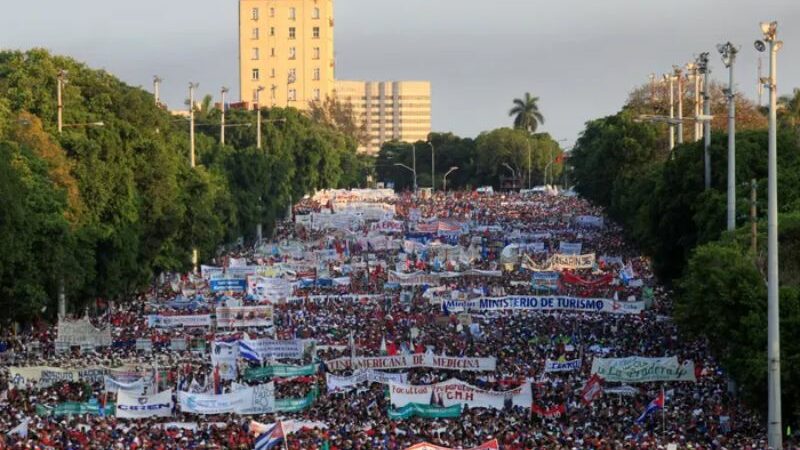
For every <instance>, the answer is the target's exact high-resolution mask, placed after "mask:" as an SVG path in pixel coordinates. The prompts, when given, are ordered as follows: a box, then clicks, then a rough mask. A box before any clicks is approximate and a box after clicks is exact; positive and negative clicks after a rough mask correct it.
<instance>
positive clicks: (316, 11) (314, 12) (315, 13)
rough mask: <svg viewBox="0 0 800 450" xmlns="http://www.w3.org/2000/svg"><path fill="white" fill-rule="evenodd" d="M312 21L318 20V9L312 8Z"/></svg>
mask: <svg viewBox="0 0 800 450" xmlns="http://www.w3.org/2000/svg"><path fill="white" fill-rule="evenodd" d="M311 18H312V19H319V8H316V7H315V8H314V10H313V12H312V13H311Z"/></svg>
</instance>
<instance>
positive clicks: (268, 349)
mask: <svg viewBox="0 0 800 450" xmlns="http://www.w3.org/2000/svg"><path fill="white" fill-rule="evenodd" d="M247 343H248V344H250V345H251V346H252V347H253V348H254V349H255V350H256V351H257V352H258V353H259V355H261V359H264V360H268V359H271V358H274V359H302V358H303V351H304V350H305V343H304V342H303V340H302V339H291V340H286V341H276V340H272V339H251V340H249V341H248V342H247Z"/></svg>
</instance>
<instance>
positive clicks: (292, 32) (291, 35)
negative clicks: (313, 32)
mask: <svg viewBox="0 0 800 450" xmlns="http://www.w3.org/2000/svg"><path fill="white" fill-rule="evenodd" d="M296 33H297V32H296V30H295V28H294V27H289V39H294V38H295V37H296Z"/></svg>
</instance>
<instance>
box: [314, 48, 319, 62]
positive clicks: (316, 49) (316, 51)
mask: <svg viewBox="0 0 800 450" xmlns="http://www.w3.org/2000/svg"><path fill="white" fill-rule="evenodd" d="M314 59H319V47H314Z"/></svg>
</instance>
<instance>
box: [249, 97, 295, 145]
mask: <svg viewBox="0 0 800 450" xmlns="http://www.w3.org/2000/svg"><path fill="white" fill-rule="evenodd" d="M263 90H264V86H259V87H258V88H257V89H256V147H257V148H258V149H259V150H261V91H263ZM287 101H288V100H287Z"/></svg>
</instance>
